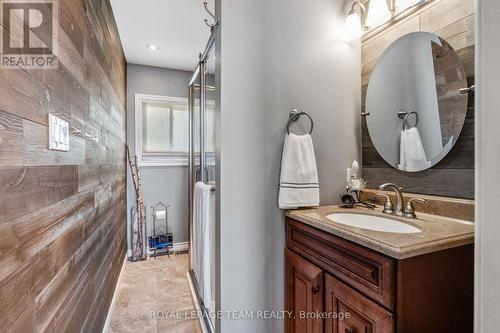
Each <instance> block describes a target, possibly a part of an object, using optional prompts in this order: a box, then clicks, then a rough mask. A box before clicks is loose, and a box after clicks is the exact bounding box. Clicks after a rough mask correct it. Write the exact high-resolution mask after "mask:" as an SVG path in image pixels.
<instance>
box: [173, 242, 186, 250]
mask: <svg viewBox="0 0 500 333" xmlns="http://www.w3.org/2000/svg"><path fill="white" fill-rule="evenodd" d="M173 250H174V251H188V250H189V242H181V243H174V249H173Z"/></svg>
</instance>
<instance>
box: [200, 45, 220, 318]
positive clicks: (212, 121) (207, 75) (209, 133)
mask: <svg viewBox="0 0 500 333" xmlns="http://www.w3.org/2000/svg"><path fill="white" fill-rule="evenodd" d="M203 68H204V86H203V89H204V97H205V98H204V100H203V101H202V102H203V103H204V110H203V111H204V115H203V116H204V122H203V123H204V127H205V130H204V131H203V135H204V140H203V145H204V149H203V150H204V156H203V158H204V163H203V164H204V168H205V178H204V181H205V182H206V183H207V184H210V185H212V186H213V188H214V189H215V191H217V189H218V186H217V179H216V167H217V165H216V131H217V128H216V114H215V112H216V108H215V101H216V95H215V94H216V87H215V47H214V46H212V47H211V48H210V51H209V52H208V54H207V57H206V59H205V65H204V66H203ZM216 197H217V196H216V193H215V192H213V193H212V195H211V203H210V207H211V210H212V211H211V212H210V215H211V219H212V221H213V226H212V227H211V228H210V231H211V232H210V235H208V237H209V238H210V244H211V251H210V253H211V258H210V277H211V278H210V280H211V281H210V293H211V297H210V301H208V300H204V302H205V306H206V307H207V309H208V310H209V312H215V274H216V269H215V251H216V249H215V220H216V211H215V210H216V200H217V199H216ZM207 301H208V302H207ZM211 319H212V325H214V322H213V318H211Z"/></svg>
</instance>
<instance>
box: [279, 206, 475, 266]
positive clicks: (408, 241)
mask: <svg viewBox="0 0 500 333" xmlns="http://www.w3.org/2000/svg"><path fill="white" fill-rule="evenodd" d="M333 213H347V214H348V213H356V214H367V215H373V216H380V217H386V218H390V219H394V220H398V221H401V222H404V223H407V224H410V225H413V226H414V227H417V228H418V229H420V230H421V231H420V232H419V233H414V234H399V233H388V232H380V231H372V230H367V229H361V228H357V227H351V226H348V225H344V224H340V223H336V222H333V221H330V220H328V219H327V218H326V216H327V215H329V214H333ZM286 216H288V217H290V218H292V219H294V220H297V221H300V222H303V223H305V224H307V225H310V226H312V227H316V228H318V229H321V230H323V231H326V232H329V233H331V234H333V235H336V236H339V237H342V238H344V239H347V240H350V241H352V242H354V243H357V244H359V245H363V246H365V247H367V248H370V249H372V250H375V251H377V252H380V253H383V254H386V255H388V256H390V257H392V258H395V259H404V258H410V257H415V256H418V255H422V254H426V253H431V252H437V251H440V250H445V249H448V248H453V247H457V246H461V245H466V244H472V243H474V223H472V222H468V221H462V220H457V219H453V218H448V217H442V216H437V215H431V214H425V213H418V212H417V219H406V218H403V217H396V216H393V215H387V214H383V213H382V207H381V206H377V207H376V208H375V210H370V209H368V208H364V207H356V208H352V209H346V208H341V207H339V206H323V207H318V208H312V209H297V210H289V211H287V212H286Z"/></svg>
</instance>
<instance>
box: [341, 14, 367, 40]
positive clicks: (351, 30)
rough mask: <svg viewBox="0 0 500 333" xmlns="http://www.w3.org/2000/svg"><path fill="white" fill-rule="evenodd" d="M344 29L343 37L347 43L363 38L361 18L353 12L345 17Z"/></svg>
mask: <svg viewBox="0 0 500 333" xmlns="http://www.w3.org/2000/svg"><path fill="white" fill-rule="evenodd" d="M344 29H345V30H344V36H345V39H346V40H347V41H352V40H356V39H360V38H361V36H363V28H362V27H361V18H360V17H359V14H358V13H356V12H354V13H351V14H349V15H348V16H347V17H346V19H345V27H344Z"/></svg>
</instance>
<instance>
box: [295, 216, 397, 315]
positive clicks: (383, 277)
mask: <svg viewBox="0 0 500 333" xmlns="http://www.w3.org/2000/svg"><path fill="white" fill-rule="evenodd" d="M286 234H287V246H288V247H289V248H290V249H292V250H294V251H295V252H297V253H299V254H300V255H301V256H303V257H304V258H307V259H308V260H310V261H311V262H312V263H314V264H315V265H318V266H319V267H321V268H322V269H324V270H325V271H327V272H328V273H330V274H332V275H333V276H334V277H336V278H338V279H340V280H342V281H343V282H344V283H346V284H348V285H350V286H352V287H354V288H355V289H357V290H359V291H361V292H362V293H364V294H365V295H366V296H368V297H370V298H371V299H373V300H375V301H376V302H378V303H380V304H382V305H383V306H385V307H386V308H388V309H391V310H394V305H395V301H394V298H395V276H394V267H395V264H394V259H392V258H389V257H387V256H384V255H382V254H379V253H377V252H375V251H373V250H370V249H367V248H365V247H363V246H360V245H357V244H354V243H352V242H350V241H347V240H345V239H342V238H340V237H337V236H334V235H332V234H329V233H327V232H324V231H322V230H319V229H316V228H313V227H310V226H308V225H306V224H304V223H301V222H298V221H295V220H293V219H290V218H288V219H287V233H286Z"/></svg>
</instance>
